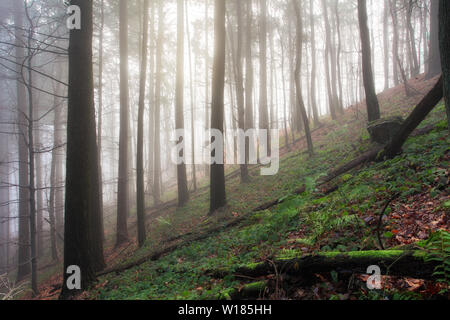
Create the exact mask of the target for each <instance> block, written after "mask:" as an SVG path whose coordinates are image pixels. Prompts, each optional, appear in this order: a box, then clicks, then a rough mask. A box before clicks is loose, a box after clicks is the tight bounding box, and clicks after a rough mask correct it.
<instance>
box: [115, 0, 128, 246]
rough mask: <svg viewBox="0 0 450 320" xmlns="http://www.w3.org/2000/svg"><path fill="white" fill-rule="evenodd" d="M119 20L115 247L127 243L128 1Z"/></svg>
mask: <svg viewBox="0 0 450 320" xmlns="http://www.w3.org/2000/svg"><path fill="white" fill-rule="evenodd" d="M119 1H120V2H119V3H120V6H119V20H120V22H119V23H120V137H119V178H118V186H117V228H116V247H118V246H120V245H122V244H123V243H125V242H127V241H128V228H127V217H128V210H129V200H130V199H129V191H130V188H129V178H130V177H129V176H128V175H129V165H130V164H129V163H128V156H129V155H128V148H129V145H128V143H129V126H130V120H129V119H130V118H129V114H130V106H129V101H128V1H126V0H119Z"/></svg>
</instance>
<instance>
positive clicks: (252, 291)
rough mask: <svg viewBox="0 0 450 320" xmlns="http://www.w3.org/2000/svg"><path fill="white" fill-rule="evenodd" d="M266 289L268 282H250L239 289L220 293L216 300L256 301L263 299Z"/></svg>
mask: <svg viewBox="0 0 450 320" xmlns="http://www.w3.org/2000/svg"><path fill="white" fill-rule="evenodd" d="M268 288H269V284H268V281H258V282H252V283H249V284H246V285H244V286H243V287H241V288H230V289H227V290H224V291H222V292H221V293H220V294H219V296H218V297H217V300H242V299H258V298H262V297H264V294H265V293H266V291H267V290H268Z"/></svg>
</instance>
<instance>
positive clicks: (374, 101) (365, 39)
mask: <svg viewBox="0 0 450 320" xmlns="http://www.w3.org/2000/svg"><path fill="white" fill-rule="evenodd" d="M358 17H359V30H360V36H361V48H362V60H363V64H362V67H363V77H364V89H365V91H366V104H367V113H368V118H369V122H372V121H375V120H378V119H380V106H379V104H378V98H377V93H376V92H375V84H374V82H373V73H372V63H371V55H372V52H371V48H370V38H369V28H368V26H367V8H366V0H358Z"/></svg>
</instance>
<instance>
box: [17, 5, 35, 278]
mask: <svg viewBox="0 0 450 320" xmlns="http://www.w3.org/2000/svg"><path fill="white" fill-rule="evenodd" d="M22 5H23V3H21V2H20V1H14V25H15V26H16V27H17V28H16V29H15V39H16V40H15V41H16V47H15V56H16V62H17V64H16V65H17V67H16V72H17V73H18V74H19V75H21V74H22V72H23V70H22V67H21V66H22V64H24V63H25V52H24V48H23V43H24V39H23V35H22V33H23V31H22V30H21V29H20V28H22V27H23V26H24V23H23V15H24V12H23V6H22ZM25 89H26V88H25V86H24V84H22V83H21V82H20V81H16V92H17V110H18V112H17V114H18V119H17V122H18V127H19V131H20V132H22V134H21V135H20V136H19V139H18V143H19V147H18V149H19V185H20V187H19V230H18V231H19V233H18V238H19V239H18V240H19V244H18V257H17V258H18V260H17V262H18V271H17V281H18V282H20V281H22V280H23V279H24V278H25V277H26V276H27V275H28V274H29V273H30V271H31V264H30V246H29V244H30V220H29V215H30V207H29V202H28V199H29V192H30V190H29V188H28V185H29V167H28V160H29V159H28V158H29V156H28V148H27V143H26V139H27V130H28V127H27V125H26V123H27V113H28V112H27V109H26V100H25V98H26V90H25Z"/></svg>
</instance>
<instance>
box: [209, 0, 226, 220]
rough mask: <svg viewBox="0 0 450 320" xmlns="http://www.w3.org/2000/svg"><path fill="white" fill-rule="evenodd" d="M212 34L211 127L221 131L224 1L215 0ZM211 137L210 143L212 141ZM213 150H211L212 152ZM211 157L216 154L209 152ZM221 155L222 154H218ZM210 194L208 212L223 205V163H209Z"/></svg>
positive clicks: (223, 80)
mask: <svg viewBox="0 0 450 320" xmlns="http://www.w3.org/2000/svg"><path fill="white" fill-rule="evenodd" d="M214 11H215V13H214V16H215V17H214V25H215V27H214V34H215V44H214V47H215V52H214V66H213V84H212V110H211V128H212V129H216V130H219V131H220V132H222V133H223V120H224V89H225V43H226V29H225V13H226V8H225V1H223V0H215V6H214ZM213 142H214V141H213V138H211V143H213ZM214 152H215V151H213V153H214ZM211 156H212V157H214V156H216V155H215V154H211ZM219 156H220V157H223V155H219ZM210 178H211V181H210V187H211V194H210V210H209V211H210V214H213V213H214V212H215V211H216V210H217V209H219V208H221V207H223V206H225V204H226V195H225V172H224V165H223V162H222V164H218V163H213V164H212V165H211V177H210Z"/></svg>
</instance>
